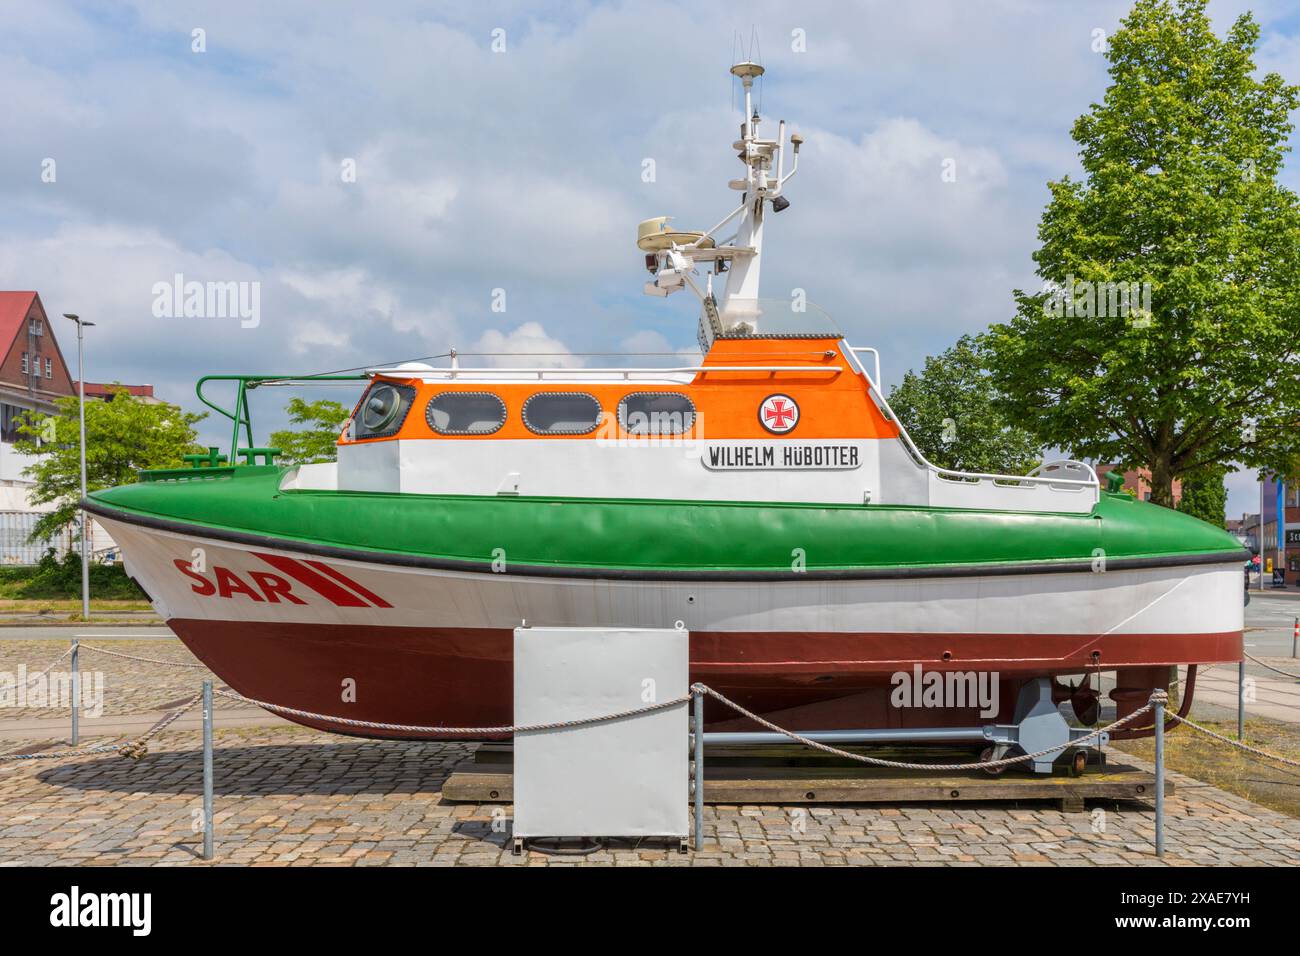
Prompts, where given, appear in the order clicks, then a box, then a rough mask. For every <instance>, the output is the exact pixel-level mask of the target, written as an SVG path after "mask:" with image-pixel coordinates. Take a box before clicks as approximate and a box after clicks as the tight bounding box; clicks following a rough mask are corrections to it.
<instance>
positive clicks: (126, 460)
mask: <svg viewBox="0 0 1300 956" xmlns="http://www.w3.org/2000/svg"><path fill="white" fill-rule="evenodd" d="M55 404H56V406H57V411H56V412H55V413H54V414H53V415H45V414H42V413H40V412H29V413H28V414H27V415H26V416H24V420H23V422H22V423H21V425H20V426H19V432H20V434H21V435H22V436H23V437H21V438H20V439H19V440H18V441H17V442H15V444H14V447H15V448H16V449H17V450H18V451H19V452H22V453H23V454H27V455H34V456H35V457H36V461H35V462H34V463H33V464H32V465H31V466H30V467H28V468H27V469H26V471H25V472H24V474H25V475H26V476H27V477H28V478H30V479H31V480H32V481H34V482H35V487H34V488H33V489H32V491H31V492H30V494H29V496H28V497H29V498H30V499H31V500H32V501H33V502H37V503H41V504H45V503H50V502H53V503H54V504H55V505H56V507H55V509H54V510H53V511H50V512H48V513H46V514H42V515H41V517H40V519H39V520H38V521H37V522H36V525H35V527H34V528H33V529H32V533H31V540H33V541H38V540H40V539H42V538H49V537H52V536H54V535H56V534H58V533H59V532H60V531H61V530H62V529H63V528H64V527H65V526H66V525H67V524H68V523H69V522H71V521H72V520H73V519H74V518H76V516H77V502H78V500H79V499H80V497H81V459H80V452H79V448H80V440H81V439H80V426H79V422H78V412H77V399H76V398H75V397H67V398H60V399H59V400H58V401H57V402H56V403H55ZM205 417H206V416H205V415H201V414H200V415H195V414H191V413H189V412H184V411H181V409H179V408H177V407H176V406H175V405H168V404H166V403H165V402H157V403H146V402H143V401H140V400H139V399H138V398H136V397H135V396H133V395H131V393H129V392H128V391H127V390H126V389H124V388H123V389H119V390H116V392H115V394H114V396H113V400H112V401H93V400H90V401H87V402H86V488H87V490H88V491H98V490H99V489H101V488H111V487H113V486H114V485H123V484H128V483H130V482H133V481H135V480H136V472H138V471H139V470H140V469H142V468H179V467H180V466H181V465H182V464H184V461H183V459H182V456H183V455H187V454H191V453H193V452H198V451H202V450H203V449H201V448H199V447H198V446H197V445H196V444H195V441H194V439H195V432H194V425H195V424H196V423H197V422H199V421H202V420H203V418H205Z"/></svg>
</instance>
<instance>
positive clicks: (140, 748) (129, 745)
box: [0, 694, 203, 761]
mask: <svg viewBox="0 0 1300 956" xmlns="http://www.w3.org/2000/svg"><path fill="white" fill-rule="evenodd" d="M202 696H203V695H202V694H195V695H194V696H193V697H191V698H190V699H189V700H188V701H186V702H185V703H184V704H181V706H179V707H176V708H174V709H172V710H169V711H167V712H166V713H165V714H163V715H162V717H160V718H159V719H158V721H157V722H156V723H155V724H154V725H153V726H152V727H150V728H149V729H148V730H146V731H145V732H144V733H143V734H141V735H140V736H139V737H136V738H135V739H134V740H128V741H125V742H123V743H120V744H97V745H96V746H94V747H81V748H78V749H76V750H50V751H43V752H41V753H35V754H0V761H16V760H52V759H55V758H63V757H84V756H86V755H88V754H100V753H113V752H114V751H119V752H120V753H121V754H122V756H123V757H130V758H131V759H132V760H139V759H140V758H141V757H143V756H144V755H145V754H147V753H148V752H149V748H148V746H147V744H148V743H149V741H150V740H151V739H152V738H153V737H155V736H156V735H158V734H160V733H162V732H163V731H164V730H165V729H166V728H168V727H170V726H171V725H172V724H173V723H175V722H176V721H177V720H179V719H180V717H181V715H182V714H184V713H185V712H186V711H188V710H190V709H192V708H193V707H194V705H195V704H197V703H198V702H199V700H200V698H202Z"/></svg>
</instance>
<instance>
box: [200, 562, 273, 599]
mask: <svg viewBox="0 0 1300 956" xmlns="http://www.w3.org/2000/svg"><path fill="white" fill-rule="evenodd" d="M212 570H213V571H214V572H215V573H216V575H217V593H218V594H220V595H221V596H222V597H223V598H228V597H230V596H231V595H234V594H247V595H248V596H249V597H251V598H252V599H253V600H254V601H258V602H261V601H264V600H266V599H265V598H264V597H262V595H260V594H258V593H257V592H256V591H254V590H253V589H252V588H250V587H249V586H248V585H247V584H245V583H244V582H243V581H241V580H239V575H237V574H235V572H234V571H231V570H230V569H229V568H222V567H214V568H213V569H212Z"/></svg>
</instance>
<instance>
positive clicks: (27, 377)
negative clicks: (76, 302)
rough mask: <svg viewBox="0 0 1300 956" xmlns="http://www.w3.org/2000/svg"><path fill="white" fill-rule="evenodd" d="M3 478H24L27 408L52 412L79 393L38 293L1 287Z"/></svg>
mask: <svg viewBox="0 0 1300 956" xmlns="http://www.w3.org/2000/svg"><path fill="white" fill-rule="evenodd" d="M0 354H2V355H3V356H4V358H3V359H0V481H13V480H19V479H21V472H22V469H23V468H25V467H26V466H27V464H28V462H26V461H25V460H22V461H20V460H19V459H22V458H23V456H20V455H17V454H16V453H15V452H14V451H13V449H12V445H13V442H14V441H16V440H17V439H18V437H19V436H18V432H17V420H18V419H19V417H20V416H21V415H22V413H23V412H24V411H29V410H33V411H39V412H47V413H48V412H53V411H54V407H55V406H54V403H55V401H56V400H57V399H59V398H62V397H64V396H67V395H73V394H76V391H75V389H74V388H73V385H72V376H71V375H69V374H68V367H67V364H66V363H65V362H64V360H63V352H62V351H61V350H60V349H59V343H58V340H57V339H56V338H55V335H54V329H53V328H52V327H51V326H50V318H49V316H48V315H47V314H46V312H45V306H44V305H43V304H42V303H41V297H40V296H39V295H37V294H36V293H35V292H0Z"/></svg>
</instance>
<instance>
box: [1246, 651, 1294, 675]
mask: <svg viewBox="0 0 1300 956" xmlns="http://www.w3.org/2000/svg"><path fill="white" fill-rule="evenodd" d="M1241 653H1242V656H1243V657H1245V658H1246V659H1247V660H1249V661H1253V662H1254V663H1256V664H1258V665H1259V666H1260V667H1263V668H1264V669H1265V670H1270V671H1272V672H1273V673H1275V674H1281V675H1282V676H1283V677H1293V678H1295V679H1296V680H1300V674H1292V673H1289V672H1287V671H1284V670H1279V669H1278V668H1276V667H1274V666H1273V665H1272V664H1265V663H1264V662H1263V661H1261V660H1260V659H1259V658H1258V657H1252V656H1251V655H1250V654H1247V653H1246V652H1245V651H1242V652H1241Z"/></svg>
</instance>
